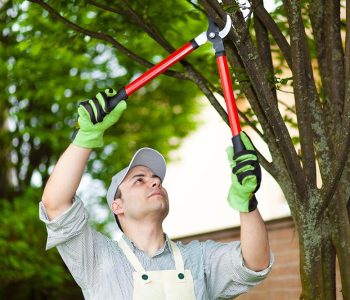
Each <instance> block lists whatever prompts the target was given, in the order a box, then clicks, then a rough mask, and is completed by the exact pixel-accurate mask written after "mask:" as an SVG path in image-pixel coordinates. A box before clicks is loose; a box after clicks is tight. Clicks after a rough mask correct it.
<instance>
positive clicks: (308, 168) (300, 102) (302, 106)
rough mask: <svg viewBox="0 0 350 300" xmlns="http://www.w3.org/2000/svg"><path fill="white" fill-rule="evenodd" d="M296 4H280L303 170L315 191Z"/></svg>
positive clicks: (301, 29) (301, 34)
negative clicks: (287, 36)
mask: <svg viewBox="0 0 350 300" xmlns="http://www.w3.org/2000/svg"><path fill="white" fill-rule="evenodd" d="M297 2H298V1H295V0H284V4H285V7H286V10H287V18H288V23H289V29H290V36H291V50H292V72H293V85H294V94H295V104H296V105H295V107H296V113H297V118H298V129H299V136H300V146H301V154H302V162H303V169H304V172H305V175H306V177H307V180H308V182H309V183H310V184H311V185H312V187H313V188H314V187H316V159H315V153H314V145H313V132H312V128H311V117H310V114H315V112H310V110H309V105H308V101H310V99H309V98H310V97H309V92H308V84H307V82H308V77H307V76H308V74H307V73H306V70H305V66H306V65H307V64H309V63H310V64H311V62H310V61H309V60H308V59H307V57H306V53H307V46H306V39H307V38H306V34H305V30H304V25H303V23H302V19H301V8H300V6H299V4H298V3H297Z"/></svg>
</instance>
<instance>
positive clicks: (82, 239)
mask: <svg viewBox="0 0 350 300" xmlns="http://www.w3.org/2000/svg"><path fill="white" fill-rule="evenodd" d="M39 217H40V220H41V221H43V222H44V223H45V224H46V228H47V233H48V237H47V243H46V249H50V248H53V247H57V250H58V252H59V253H60V255H61V257H62V259H63V261H64V262H65V264H66V265H67V267H68V269H69V271H70V272H71V274H72V276H73V277H74V279H75V280H76V282H77V283H78V284H79V286H80V287H81V288H82V289H85V288H87V284H88V283H89V282H90V283H91V282H93V277H94V270H95V269H96V268H97V267H98V265H99V260H100V258H99V254H98V253H99V252H98V251H97V249H101V248H103V244H105V243H108V241H107V237H105V236H103V235H102V234H100V233H98V232H97V231H95V230H94V229H93V228H91V226H90V225H89V224H88V213H87V211H86V209H85V207H84V204H83V202H82V201H81V200H80V199H79V198H77V197H75V198H74V199H73V204H72V206H71V207H70V208H69V209H68V210H66V211H65V212H64V213H63V214H61V215H60V216H58V217H56V218H54V219H53V220H49V219H48V216H47V213H46V210H45V206H44V204H43V203H42V202H40V204H39Z"/></svg>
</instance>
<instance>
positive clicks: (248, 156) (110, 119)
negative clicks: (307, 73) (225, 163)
mask: <svg viewBox="0 0 350 300" xmlns="http://www.w3.org/2000/svg"><path fill="white" fill-rule="evenodd" d="M113 95H115V91H113V90H106V91H105V92H104V93H99V94H97V96H96V97H95V98H94V99H92V100H88V101H85V102H82V103H81V105H80V106H79V108H78V114H79V119H78V123H79V130H78V132H77V134H76V135H75V137H74V140H73V142H72V144H71V145H70V146H69V147H68V148H67V149H66V151H65V152H64V153H63V155H62V156H61V157H60V159H59V161H58V162H57V164H56V166H55V168H54V171H53V172H52V174H51V176H50V178H49V180H48V182H47V184H46V186H45V189H44V193H43V196H42V202H41V203H40V218H41V220H42V221H43V222H45V223H46V226H47V230H48V241H47V249H49V248H52V247H55V246H56V247H57V249H58V251H59V253H60V255H61V256H62V259H63V260H64V262H65V263H66V265H67V266H68V268H69V270H70V272H71V274H72V275H73V277H74V279H75V280H76V282H77V283H78V285H79V286H80V287H81V289H82V291H83V294H84V297H85V298H86V299H134V300H137V299H143V300H147V299H152V300H157V299H174V300H175V299H177V300H180V299H181V300H193V299H208V300H209V299H210V300H211V299H230V298H233V297H235V296H237V295H240V294H242V293H245V292H246V291H247V290H248V289H249V288H251V287H253V286H255V285H256V284H258V283H259V282H261V281H262V280H263V279H264V278H265V277H266V276H267V274H268V272H269V271H270V269H271V265H272V260H273V259H272V256H271V255H270V250H269V243H268V238H267V232H266V229H265V226H264V223H263V220H262V218H261V216H260V214H259V211H258V209H257V201H256V199H255V196H254V193H255V192H256V190H257V189H258V188H259V185H260V177H261V173H260V167H259V164H258V162H257V157H256V153H255V151H254V148H253V146H252V144H251V142H250V140H249V139H248V138H247V136H246V135H245V134H244V133H242V135H241V138H242V142H243V144H244V145H245V148H246V150H244V151H243V152H241V153H238V154H237V153H236V154H235V156H233V149H232V147H231V148H229V149H228V157H229V160H230V165H231V168H232V170H233V172H232V186H231V188H230V191H229V196H228V201H229V204H230V205H231V206H232V207H233V208H235V209H237V210H239V211H240V212H241V213H240V218H241V241H240V242H232V243H228V244H224V243H216V242H214V241H206V242H199V241H192V242H191V243H189V244H187V245H184V244H182V243H174V242H172V241H171V240H170V239H169V238H168V237H167V236H166V235H165V234H164V232H163V228H162V222H163V220H164V219H165V217H166V216H167V214H168V211H169V201H168V195H167V192H166V189H165V188H164V187H163V186H162V182H163V179H164V176H165V170H166V166H165V160H164V158H163V156H162V155H161V154H160V153H159V152H157V151H156V150H153V149H150V148H142V149H140V150H139V151H138V152H136V154H135V155H134V157H133V158H132V159H131V161H130V164H129V166H127V167H126V168H125V169H123V170H121V171H120V172H118V173H117V174H116V175H115V176H114V177H113V178H112V182H111V185H110V187H109V189H108V192H107V202H108V205H109V207H110V209H111V210H112V212H113V214H114V215H115V217H116V220H117V223H118V226H119V228H120V229H121V230H122V231H123V234H122V235H121V237H120V239H119V240H118V241H112V240H110V239H108V238H107V237H105V236H104V235H102V234H100V233H98V232H96V231H95V230H93V229H92V228H91V227H90V226H89V225H88V223H87V212H86V210H85V208H84V206H83V204H82V202H81V201H80V200H79V199H78V198H77V197H76V196H75V192H76V190H77V188H78V185H79V182H80V180H81V177H82V175H83V172H84V168H85V165H86V163H87V160H88V158H89V155H90V153H91V151H92V149H93V148H95V147H101V146H103V133H104V131H105V130H106V129H107V128H108V127H110V126H112V125H113V124H115V123H116V122H117V121H118V119H119V117H120V116H121V114H122V113H123V111H124V110H125V109H126V103H125V101H121V102H120V103H119V104H118V105H117V106H116V107H115V108H114V109H113V110H112V111H110V112H109V110H110V109H109V105H108V104H109V99H110V97H112V96H113ZM217 200H218V199H215V201H217ZM179 218H180V216H179Z"/></svg>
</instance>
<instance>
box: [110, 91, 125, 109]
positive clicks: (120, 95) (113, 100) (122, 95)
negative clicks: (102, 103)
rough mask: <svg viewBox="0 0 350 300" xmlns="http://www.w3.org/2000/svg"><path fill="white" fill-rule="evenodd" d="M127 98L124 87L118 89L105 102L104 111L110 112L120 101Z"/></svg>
mask: <svg viewBox="0 0 350 300" xmlns="http://www.w3.org/2000/svg"><path fill="white" fill-rule="evenodd" d="M126 99H128V95H127V94H126V91H125V88H122V89H120V90H119V91H118V92H117V94H116V95H114V96H113V97H110V98H109V99H108V102H107V103H106V111H107V112H110V111H112V110H113V108H115V107H116V106H117V105H118V104H119V102H120V101H122V100H126Z"/></svg>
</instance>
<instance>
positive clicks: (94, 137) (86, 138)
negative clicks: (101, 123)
mask: <svg viewBox="0 0 350 300" xmlns="http://www.w3.org/2000/svg"><path fill="white" fill-rule="evenodd" d="M72 143H73V144H74V145H76V146H79V147H82V148H88V149H93V148H100V147H102V146H103V144H104V143H103V132H93V131H89V132H86V131H84V130H81V129H79V130H78V132H77V133H76V135H75V137H74V140H73V142H72Z"/></svg>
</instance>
